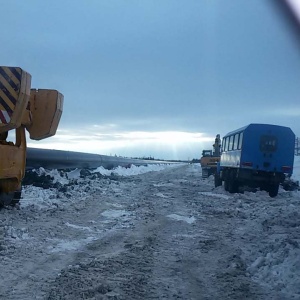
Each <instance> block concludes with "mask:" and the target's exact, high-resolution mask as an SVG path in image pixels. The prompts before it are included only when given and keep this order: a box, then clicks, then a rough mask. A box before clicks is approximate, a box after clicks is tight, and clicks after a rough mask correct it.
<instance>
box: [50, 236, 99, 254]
mask: <svg viewBox="0 0 300 300" xmlns="http://www.w3.org/2000/svg"><path fill="white" fill-rule="evenodd" d="M95 239H96V238H95V237H92V236H91V237H87V238H86V239H81V240H77V241H66V240H62V241H61V242H59V243H58V244H57V245H56V246H53V247H48V248H50V253H57V252H63V251H71V250H73V251H74V250H78V249H81V248H82V247H83V246H85V245H87V244H89V243H91V242H92V241H94V240H95ZM51 248H52V249H51Z"/></svg>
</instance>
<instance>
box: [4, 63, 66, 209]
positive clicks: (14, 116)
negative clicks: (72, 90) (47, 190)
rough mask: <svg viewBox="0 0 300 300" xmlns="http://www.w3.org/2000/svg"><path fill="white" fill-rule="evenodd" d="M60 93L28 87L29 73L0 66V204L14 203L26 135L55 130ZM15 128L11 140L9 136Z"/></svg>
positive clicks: (41, 135)
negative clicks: (27, 133)
mask: <svg viewBox="0 0 300 300" xmlns="http://www.w3.org/2000/svg"><path fill="white" fill-rule="evenodd" d="M62 109H63V95H62V94H60V93H59V92H58V91H56V90H36V89H31V75H30V74H29V73H27V72H25V71H24V70H22V69H21V68H18V67H1V66H0V157H1V159H0V206H4V205H9V204H15V203H17V202H18V201H19V199H20V195H21V182H22V179H23V177H24V174H25V164H26V135H25V129H26V130H27V131H28V132H29V135H30V138H31V139H34V140H41V139H44V138H47V137H50V136H53V135H54V134H55V133H56V130H57V127H58V124H59V121H60V117H61V114H62ZM12 131H14V134H13V135H14V141H10V140H9V139H8V137H9V135H10V134H11V133H12Z"/></svg>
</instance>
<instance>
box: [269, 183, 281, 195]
mask: <svg viewBox="0 0 300 300" xmlns="http://www.w3.org/2000/svg"><path fill="white" fill-rule="evenodd" d="M278 190H279V183H275V184H270V185H269V187H268V192H269V196H270V197H271V198H274V197H276V196H277V195H278Z"/></svg>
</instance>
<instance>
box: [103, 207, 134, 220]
mask: <svg viewBox="0 0 300 300" xmlns="http://www.w3.org/2000/svg"><path fill="white" fill-rule="evenodd" d="M101 215H102V216H103V217H106V218H109V219H115V218H120V217H128V216H129V215H130V213H129V212H127V211H126V210H117V209H111V210H106V211H104V212H103V213H101Z"/></svg>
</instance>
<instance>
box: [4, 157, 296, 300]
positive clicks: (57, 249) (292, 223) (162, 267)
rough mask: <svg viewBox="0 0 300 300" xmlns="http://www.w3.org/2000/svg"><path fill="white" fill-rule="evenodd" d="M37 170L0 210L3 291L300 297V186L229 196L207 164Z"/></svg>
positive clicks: (62, 295)
mask: <svg viewBox="0 0 300 300" xmlns="http://www.w3.org/2000/svg"><path fill="white" fill-rule="evenodd" d="M147 172H148V173H147ZM35 176H38V177H40V178H42V177H43V178H44V179H45V180H46V179H47V180H48V182H47V184H46V185H45V186H44V187H47V188H42V187H37V186H35V185H27V186H25V187H24V189H23V196H22V199H21V205H20V209H12V210H2V211H1V217H0V218H1V219H0V220H1V222H2V227H1V223H0V234H1V233H2V236H3V237H2V239H1V235H0V258H1V257H2V258H3V260H2V269H1V275H0V280H1V282H2V285H1V284H0V298H1V297H3V299H160V298H165V299H175V298H176V299H300V192H299V191H285V190H283V189H280V190H279V194H278V196H277V197H276V198H270V197H269V196H268V194H267V193H266V192H263V191H258V192H256V193H251V192H245V193H244V194H229V193H227V192H225V191H224V190H223V188H222V187H218V188H214V184H213V178H211V177H210V178H208V179H206V180H203V179H202V178H201V168H200V165H199V164H193V165H167V166H166V165H158V166H155V165H150V166H148V167H135V166H132V167H131V168H127V169H125V168H117V169H115V170H112V171H109V170H105V169H103V168H98V169H97V170H94V171H90V172H86V171H82V170H74V171H71V172H59V171H57V170H51V171H47V170H44V169H39V170H36V175H35ZM292 178H293V179H294V180H300V157H296V158H295V166H294V174H293V177H292ZM49 183H50V184H49ZM35 264H38V265H35ZM87 270H89V272H88V271H87ZM95 270H96V271H95ZM97 270H98V271H97ZM100 271H101V272H100ZM99 272H100V273H101V274H102V275H101V274H100V273H99ZM149 272H150V273H149ZM149 274H150V275H149ZM27 276H29V277H28V278H29V279H26V280H25V281H24V278H25V277H26V278H27ZM20 281H22V282H24V283H23V284H22V283H20ZM125 281H126V284H125ZM96 283H97V284H98V285H96V286H95V284H96ZM14 284H16V285H15V286H14ZM40 287H42V288H40ZM11 291H13V292H11ZM197 295H198V297H197ZM93 297H94V298H93ZM97 297H98V298H97ZM1 299H2V298H1Z"/></svg>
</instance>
